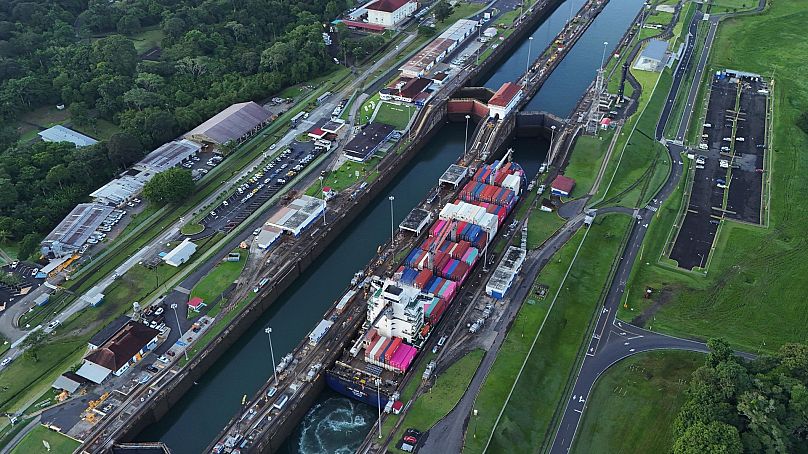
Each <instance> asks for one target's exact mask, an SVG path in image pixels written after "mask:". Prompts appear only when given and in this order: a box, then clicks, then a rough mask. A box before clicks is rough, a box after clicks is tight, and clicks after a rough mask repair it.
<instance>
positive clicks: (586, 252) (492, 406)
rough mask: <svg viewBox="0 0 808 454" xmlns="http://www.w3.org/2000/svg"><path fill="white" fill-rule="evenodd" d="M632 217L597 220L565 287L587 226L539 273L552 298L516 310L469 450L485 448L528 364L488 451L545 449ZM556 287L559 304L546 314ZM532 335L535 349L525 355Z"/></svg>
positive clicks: (489, 379)
mask: <svg viewBox="0 0 808 454" xmlns="http://www.w3.org/2000/svg"><path fill="white" fill-rule="evenodd" d="M630 222H631V218H629V217H628V216H623V215H617V216H615V215H606V216H603V217H601V218H598V219H597V220H596V221H595V223H594V225H593V226H592V227H590V230H589V233H588V235H587V237H586V240H585V241H584V243H583V245H581V248H580V251H579V253H578V257H577V259H576V261H575V263H574V264H573V266H572V269H571V270H570V272H569V275H568V277H567V279H566V281H564V286H563V288H561V289H560V292H559V286H560V285H561V283H562V280H563V278H564V275H565V274H566V273H567V270H568V269H569V266H570V263H571V261H572V258H573V256H574V255H575V252H576V250H578V246H579V245H580V244H581V241H582V239H583V237H584V233H585V231H583V230H580V231H578V232H577V233H576V234H575V235H574V236H573V238H572V239H571V240H570V241H569V242H567V244H565V245H564V246H563V247H562V248H561V249H560V250H559V252H558V253H556V255H554V256H553V258H552V259H551V260H550V262H548V264H547V265H546V266H545V268H544V269H542V271H541V272H540V273H539V276H538V278H537V284H538V283H541V284H544V285H547V286H548V287H549V291H548V296H547V297H546V298H545V299H544V300H539V301H538V302H536V304H525V305H523V306H522V308H521V309H520V310H519V314H518V316H517V318H516V320H515V321H514V324H513V326H512V327H511V329H510V330H509V332H508V336H507V337H506V339H505V342H504V343H503V345H502V347H501V348H500V351H499V354H498V355H497V359H496V361H495V362H494V365H493V367H492V369H491V371H490V372H489V374H488V377H487V378H486V380H485V383H484V384H483V387H482V389H481V391H480V394H479V395H478V396H477V401H476V403H475V408H476V409H478V411H479V416H478V420H477V421H476V422H475V423H474V426H475V427H477V434H478V436H477V437H474V434H473V433H468V432H467V433H466V445H465V446H466V449H465V452H467V453H479V452H482V451H483V448H484V447H485V445H486V442H487V439H488V434H491V433H492V429H494V423H495V421H496V419H497V415H498V414H499V413H500V411H501V410H502V406H503V404H505V400H506V398H507V396H508V393H509V392H510V390H511V387H512V386H513V383H514V380H515V377H516V375H517V374H518V372H519V369H520V368H521V367H522V365H523V363H524V364H525V368H524V370H523V372H522V376H521V378H520V380H519V382H518V383H516V386H515V387H514V389H513V394H512V395H511V398H510V400H509V401H508V404H507V406H506V407H505V410H504V412H503V414H502V418H501V419H500V421H499V424H498V425H497V427H496V429H495V430H494V432H493V433H494V435H493V439H492V440H491V444H490V446H489V452H535V451H540V450H541V447H542V446H543V445H544V444H545V442H546V441H547V440H545V436H546V435H547V433H548V430H549V429H550V428H551V423H552V416H553V413H554V411H555V408H556V406H557V405H558V404H559V402H560V401H561V400H562V398H563V396H564V393H565V389H566V387H567V381H568V379H569V376H570V374H571V373H572V372H573V370H574V368H575V365H576V363H577V358H578V354H579V350H580V348H581V345H582V342H584V340H585V338H586V337H587V336H586V333H587V330H588V327H589V325H590V323H591V320H592V318H593V315H594V314H595V313H596V311H597V309H598V307H599V303H600V299H601V295H602V292H603V290H604V287H605V284H606V281H607V277H608V276H609V274H610V269H611V267H612V265H613V264H614V262H615V261H616V259H617V253H618V250H619V249H620V246H621V245H622V240H623V238H624V236H625V235H624V234H625V232H626V228H627V227H628V225H629V223H630ZM557 292H558V297H557V299H556V304H555V306H554V307H553V308H552V311H551V312H550V313H549V314H548V312H547V311H548V309H549V306H550V303H551V302H552V301H553V299H554V297H555V296H556V294H557ZM545 316H546V320H545ZM544 321H546V323H544ZM542 326H543V328H541V332H539V333H538V338H536V336H537V332H538V331H539V329H540V327H542ZM534 339H536V344H535V347H534V348H533V351H532V353H531V354H530V357H527V355H528V352H529V350H530V347H531V344H532V343H533V341H534ZM525 361H526V362H525ZM537 390H540V392H537ZM480 434H482V435H483V436H480Z"/></svg>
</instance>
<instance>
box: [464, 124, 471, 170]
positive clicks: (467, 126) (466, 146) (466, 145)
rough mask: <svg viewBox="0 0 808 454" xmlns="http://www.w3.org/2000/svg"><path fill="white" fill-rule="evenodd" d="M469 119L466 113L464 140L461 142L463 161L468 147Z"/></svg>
mask: <svg viewBox="0 0 808 454" xmlns="http://www.w3.org/2000/svg"><path fill="white" fill-rule="evenodd" d="M469 119H471V115H466V141H465V142H463V161H464V162H465V161H466V159H467V158H466V153H467V152H468V149H469Z"/></svg>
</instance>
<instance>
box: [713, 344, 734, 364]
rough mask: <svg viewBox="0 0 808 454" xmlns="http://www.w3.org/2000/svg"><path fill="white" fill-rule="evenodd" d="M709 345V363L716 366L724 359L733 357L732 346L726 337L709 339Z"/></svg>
mask: <svg viewBox="0 0 808 454" xmlns="http://www.w3.org/2000/svg"><path fill="white" fill-rule="evenodd" d="M707 347H709V349H710V353H709V354H707V364H709V365H710V366H713V367H715V366H716V365H717V364H718V363H720V362H722V361H728V360H730V359H731V358H732V347H730V346H729V343H728V342H727V341H726V340H724V339H710V340H708V341H707Z"/></svg>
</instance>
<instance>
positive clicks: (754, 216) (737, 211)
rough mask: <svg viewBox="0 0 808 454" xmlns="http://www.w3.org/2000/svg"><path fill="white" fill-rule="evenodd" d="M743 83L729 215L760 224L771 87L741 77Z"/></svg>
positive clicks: (730, 188) (728, 208)
mask: <svg viewBox="0 0 808 454" xmlns="http://www.w3.org/2000/svg"><path fill="white" fill-rule="evenodd" d="M741 84H742V88H741V97H740V111H741V117H740V118H739V121H738V126H737V129H736V131H735V142H734V154H733V157H732V169H731V172H732V174H731V175H732V177H731V179H729V180H728V184H729V188H728V189H727V191H728V194H727V214H726V215H727V217H728V218H732V219H737V220H739V221H743V222H751V223H753V224H760V223H761V222H762V219H761V218H762V216H763V210H762V203H761V202H762V197H761V195H762V194H763V175H764V174H763V169H764V161H765V153H766V102H767V97H768V94H767V93H768V86H767V84H766V83H765V82H763V81H760V80H757V81H756V80H742V81H741ZM759 90H763V92H761V91H759ZM740 139H743V141H741V140H740Z"/></svg>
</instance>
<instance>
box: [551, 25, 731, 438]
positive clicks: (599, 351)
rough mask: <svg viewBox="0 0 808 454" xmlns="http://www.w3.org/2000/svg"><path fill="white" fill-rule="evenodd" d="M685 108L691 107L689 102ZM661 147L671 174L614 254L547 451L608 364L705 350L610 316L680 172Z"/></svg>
mask: <svg viewBox="0 0 808 454" xmlns="http://www.w3.org/2000/svg"><path fill="white" fill-rule="evenodd" d="M698 20H701V14H700V13H698V14H696V15H694V18H693V22H691V24H690V26H689V27H688V31H689V34H690V35H689V36H688V40H687V45H686V49H685V53H684V54H683V58H682V59H681V61H680V62H679V66H678V67H677V69H676V71H675V73H674V81H673V83H672V85H671V87H672V88H671V91H670V92H669V94H668V99H667V101H666V103H665V104H666V107H665V109H664V110H663V113H662V115H661V116H660V120H659V122H658V123H657V127H656V136H657V137H656V138H657V139H658V140H661V139H662V134H663V131H664V129H665V124H666V123H667V121H668V117H669V116H670V112H671V108H672V106H673V103H674V101H675V99H676V95H677V93H678V90H679V87H680V85H681V82H682V78H683V76H684V75H685V74H686V73H687V67H688V65H689V64H690V63H691V60H692V50H693V47H694V46H693V44H694V41H695V39H696V34H695V28H696V24H697V21H698ZM711 31H712V29H711ZM714 35H715V34H714V31H713V33H711V35H710V36H712V37H714ZM711 43H712V42H711V38H710V37H708V39H707V43H706V45H705V46H704V47H703V50H702V55H701V58H700V59H699V67H697V74H700V72H701V71H703V70H704V65H706V61H707V57H706V55H707V54H709V48H710V45H711ZM699 80H700V79H695V81H696V82H695V83H694V84H693V87H695V91H696V93H697V92H698V85H699V82H698V81H699ZM692 92H693V90H691V93H692ZM689 106H692V101H691V104H689ZM691 115H692V108H688V109H686V112H685V114H684V115H683V117H682V118H681V119H680V124H679V128H678V130H679V131H683V130H686V129H687V124H688V123H689V120H690V116H691ZM682 134H684V133H682ZM667 150H668V153H669V157H670V159H671V162H672V166H671V173H670V175H669V176H668V179H667V181H666V182H665V184H664V185H663V186H662V188H660V190H659V191H658V192H657V194H656V197H655V198H654V199H653V201H652V203H651V204H649V205H648V206H646V207H643V208H642V209H640V210H639V211H638V212H637V215H636V218H637V222H636V223H634V225H633V226H632V228H631V233H630V235H629V240H628V242H627V244H626V248H625V250H624V252H623V255H622V256H621V257H620V260H621V262H620V264H619V265H618V269H617V272H616V273H615V276H614V278H613V280H612V283H611V285H610V288H609V292H608V294H607V296H606V300H605V302H604V307H603V309H602V312H601V314H600V316H599V318H598V321H597V324H596V327H595V332H594V334H593V337H592V338H591V339H590V343H589V347H588V349H587V352H586V356H585V357H584V361H583V362H582V363H581V368H580V370H579V371H578V374H577V376H576V379H575V384H574V385H573V387H572V391H571V395H570V396H569V400H568V402H567V404H566V407H565V408H564V413H563V416H562V418H561V424H560V425H559V427H558V430H557V431H556V434H555V437H554V439H553V445H552V448H551V452H552V453H566V452H568V451H569V450H570V448H571V447H572V442H573V441H574V438H575V433H576V431H577V428H578V425H579V424H580V422H581V416H582V414H583V411H584V409H585V407H586V398H587V397H588V396H589V393H590V392H591V390H592V387H593V386H594V384H595V381H597V379H598V377H600V375H601V374H602V373H603V372H605V371H606V370H607V369H608V368H609V367H610V366H611V365H612V364H614V363H616V362H617V361H619V360H621V359H624V358H627V357H628V356H631V355H633V354H636V353H640V352H644V351H650V350H660V349H682V350H693V351H707V347H706V345H704V343H702V342H696V341H691V340H686V339H679V338H675V337H671V336H666V335H662V334H657V333H653V332H651V331H647V330H644V329H642V328H639V327H636V326H633V325H630V324H628V323H625V322H621V321H618V320H616V318H615V317H616V313H617V311H618V308H619V304H620V301H621V300H622V297H623V293H624V292H625V288H626V283H627V282H628V279H629V275H630V273H631V269H632V267H633V266H634V263H635V261H636V260H637V258H638V255H639V252H640V249H641V247H642V244H643V240H644V238H645V233H646V232H647V230H648V226H649V224H650V223H651V222H652V221H653V219H654V215H655V213H656V211H657V209H658V208H659V206H660V205H661V204H662V203H663V202H664V201H665V200H667V198H668V197H669V196H670V195H671V193H672V192H673V190H674V189H675V188H676V185H677V184H678V183H679V180H680V178H681V176H682V171H683V163H682V161H681V158H680V155H679V153H680V151H681V150H682V148H681V147H680V146H678V145H675V144H672V143H669V144H668V146H667Z"/></svg>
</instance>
